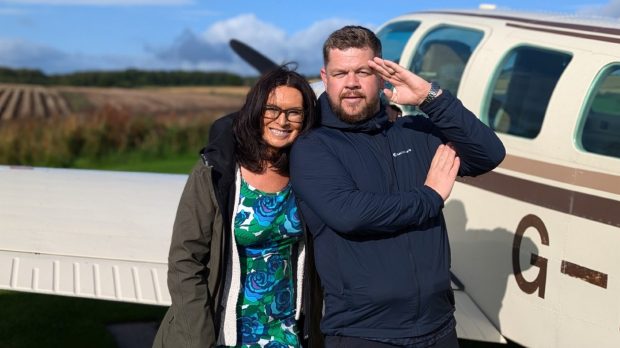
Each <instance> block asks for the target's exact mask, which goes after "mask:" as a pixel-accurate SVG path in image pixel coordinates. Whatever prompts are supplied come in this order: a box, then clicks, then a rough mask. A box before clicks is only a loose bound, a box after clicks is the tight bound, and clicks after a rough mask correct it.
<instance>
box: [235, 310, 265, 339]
mask: <svg viewBox="0 0 620 348" xmlns="http://www.w3.org/2000/svg"><path fill="white" fill-rule="evenodd" d="M237 321H238V322H239V323H238V327H240V328H241V330H240V331H241V332H239V335H241V342H243V343H244V344H252V343H256V342H258V341H259V340H260V338H261V336H262V335H263V333H264V331H265V326H264V325H263V324H262V323H261V322H260V320H258V318H257V317H256V316H252V317H241V318H239V319H237Z"/></svg>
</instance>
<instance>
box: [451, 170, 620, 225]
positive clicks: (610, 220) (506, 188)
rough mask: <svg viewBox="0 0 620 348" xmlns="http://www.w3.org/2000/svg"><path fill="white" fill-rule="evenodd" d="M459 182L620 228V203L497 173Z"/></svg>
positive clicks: (467, 178)
mask: <svg viewBox="0 0 620 348" xmlns="http://www.w3.org/2000/svg"><path fill="white" fill-rule="evenodd" d="M458 181H459V182H462V183H464V184H466V185H470V186H474V187H478V188H480V189H483V190H486V191H490V192H494V193H497V194H500V195H502V196H507V197H510V198H514V199H517V200H520V201H522V202H527V203H532V204H535V205H538V206H541V207H544V208H548V209H552V210H555V211H559V212H562V213H566V214H571V215H575V216H578V217H582V218H584V219H588V220H592V221H597V222H601V223H604V224H607V225H611V226H616V227H620V214H618V212H619V211H620V201H617V200H613V199H608V198H604V197H597V196H594V195H590V194H585V193H581V192H576V191H572V190H567V189H563V188H559V187H554V186H550V185H546V184H541V183H537V182H533V181H530V180H525V179H521V178H517V177H514V176H511V175H506V174H502V173H497V172H489V173H486V174H484V175H480V176H477V177H475V178H472V177H465V178H458Z"/></svg>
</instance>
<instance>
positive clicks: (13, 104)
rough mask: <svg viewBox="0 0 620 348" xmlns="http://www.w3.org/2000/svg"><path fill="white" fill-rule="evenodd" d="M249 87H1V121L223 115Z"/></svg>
mask: <svg viewBox="0 0 620 348" xmlns="http://www.w3.org/2000/svg"><path fill="white" fill-rule="evenodd" d="M247 91H248V87H170V88H135V89H129V88H90V87H43V86H32V85H8V84H0V122H2V121H8V120H15V119H29V118H50V117H63V116H68V115H72V114H73V115H75V114H78V115H88V114H92V113H96V112H97V110H101V109H115V110H118V111H122V112H127V113H129V114H132V115H134V114H135V115H153V116H158V115H184V114H196V113H200V114H205V113H206V114H212V115H222V114H225V113H228V112H231V111H234V110H237V109H239V107H240V106H241V105H242V103H243V101H244V96H245V94H246V93H247Z"/></svg>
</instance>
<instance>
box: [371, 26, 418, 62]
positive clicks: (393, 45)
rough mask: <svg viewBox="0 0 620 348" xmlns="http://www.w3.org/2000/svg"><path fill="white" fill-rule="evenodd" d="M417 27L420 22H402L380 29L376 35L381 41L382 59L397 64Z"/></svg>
mask: <svg viewBox="0 0 620 348" xmlns="http://www.w3.org/2000/svg"><path fill="white" fill-rule="evenodd" d="M419 25H420V22H416V21H404V22H396V23H392V24H389V25H388V26H386V27H385V28H383V29H381V30H380V31H379V32H378V33H377V37H378V38H379V40H381V46H382V47H383V52H382V54H383V58H384V59H387V60H391V61H393V62H396V63H398V62H399V61H400V57H401V55H402V52H403V48H405V45H406V44H407V41H409V38H410V37H411V35H412V34H413V32H414V31H415V30H416V29H417V28H418V26H419Z"/></svg>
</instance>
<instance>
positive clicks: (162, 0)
mask: <svg viewBox="0 0 620 348" xmlns="http://www.w3.org/2000/svg"><path fill="white" fill-rule="evenodd" d="M0 3H13V4H20V5H63V6H64V5H77V6H170V5H172V6H177V5H189V4H193V3H194V0H0Z"/></svg>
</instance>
